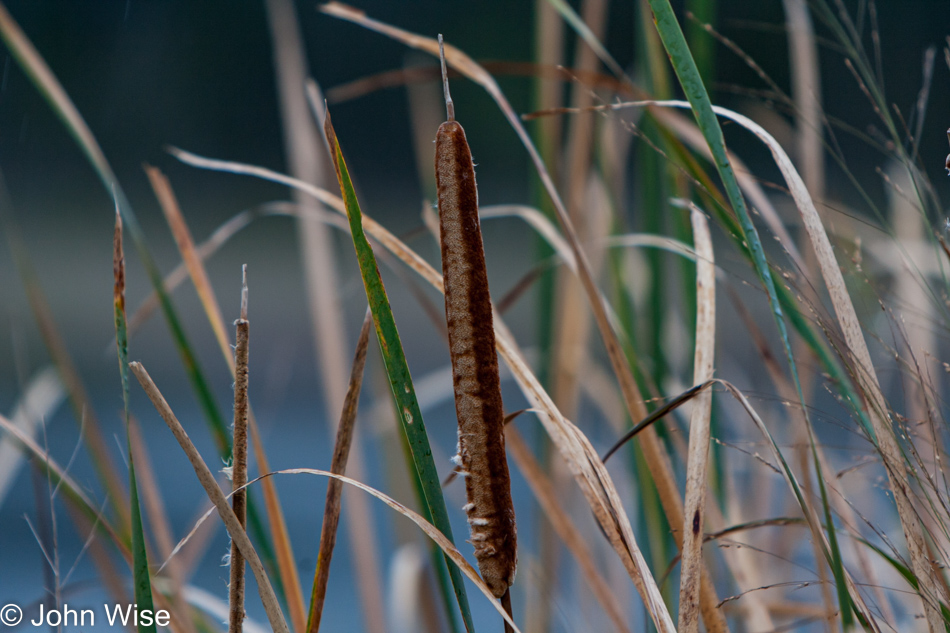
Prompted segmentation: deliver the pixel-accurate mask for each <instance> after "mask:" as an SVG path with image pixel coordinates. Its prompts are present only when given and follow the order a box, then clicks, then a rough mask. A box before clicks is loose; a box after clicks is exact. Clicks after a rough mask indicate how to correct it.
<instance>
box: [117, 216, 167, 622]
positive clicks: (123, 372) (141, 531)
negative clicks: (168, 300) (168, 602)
mask: <svg viewBox="0 0 950 633" xmlns="http://www.w3.org/2000/svg"><path fill="white" fill-rule="evenodd" d="M112 276H113V285H112V307H113V315H114V317H115V341H116V351H117V353H118V361H119V376H120V378H121V382H122V403H123V405H124V406H123V409H124V412H125V434H126V446H127V447H128V451H129V508H130V511H131V519H132V523H131V533H132V584H133V587H134V589H135V591H134V594H135V596H134V597H135V604H136V605H139V606H138V608H140V609H142V610H144V611H149V612H154V610H155V609H154V606H153V602H152V581H151V573H150V572H149V569H148V553H147V552H146V547H147V545H146V539H145V527H144V526H143V524H142V508H141V506H140V504H139V488H138V484H137V483H136V481H135V457H134V455H135V454H134V453H133V451H132V431H131V429H130V428H129V427H130V424H131V420H130V417H129V337H128V331H127V330H126V327H125V253H124V252H123V250H122V215H121V214H120V213H119V208H118V205H116V210H115V230H114V232H113V236H112ZM137 628H138V630H139V633H156V630H157V629H156V626H155V622H154V621H152V622H151V623H150V624H148V625H146V624H144V623H141V624H138V627H137Z"/></svg>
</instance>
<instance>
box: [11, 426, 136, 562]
mask: <svg viewBox="0 0 950 633" xmlns="http://www.w3.org/2000/svg"><path fill="white" fill-rule="evenodd" d="M0 431H4V432H5V434H6V435H7V436H10V437H12V438H13V441H14V442H15V443H16V444H18V445H19V446H20V447H22V450H23V451H24V452H26V453H28V454H29V455H30V456H32V457H33V458H34V459H35V460H36V463H37V464H39V465H40V466H41V467H42V469H43V470H44V471H45V474H46V475H47V476H48V477H49V478H50V480H51V481H52V483H53V485H54V486H56V487H58V488H59V490H62V491H63V493H64V494H65V496H66V498H67V499H69V500H70V501H71V502H72V503H73V505H74V506H75V507H76V508H77V510H78V511H79V512H80V513H81V514H82V516H83V517H84V518H85V519H87V520H88V521H89V522H90V524H92V525H95V526H96V529H97V530H98V531H100V532H102V533H103V534H105V535H106V536H107V537H108V538H109V539H110V540H111V541H112V542H113V543H114V544H115V546H116V548H117V549H118V550H119V552H121V553H122V555H123V556H124V557H125V558H127V559H128V560H131V558H132V555H131V552H130V551H129V546H128V542H127V541H125V540H123V539H122V538H121V537H120V536H119V534H118V532H116V530H115V529H114V528H113V527H112V525H111V524H110V523H109V522H108V521H107V520H106V519H105V518H104V517H103V516H102V515H101V513H100V511H99V509H98V508H97V507H96V505H95V504H93V502H92V500H91V499H90V498H89V497H87V496H86V493H85V492H83V490H84V487H83V486H80V485H79V483H78V482H76V480H74V479H73V478H72V477H71V476H70V475H69V473H67V472H66V470H65V469H63V467H62V466H60V465H59V464H58V463H57V462H56V460H54V459H53V458H52V457H51V456H50V455H49V454H47V452H46V451H45V450H44V449H43V448H42V447H41V446H40V445H39V444H37V443H36V440H35V439H33V438H32V437H30V436H29V435H27V434H26V433H24V432H23V430H22V429H20V427H18V426H17V425H16V424H14V423H13V422H11V421H10V420H9V419H7V418H6V416H3V415H0Z"/></svg>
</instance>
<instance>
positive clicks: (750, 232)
mask: <svg viewBox="0 0 950 633" xmlns="http://www.w3.org/2000/svg"><path fill="white" fill-rule="evenodd" d="M650 8H651V9H652V10H653V16H654V20H655V23H656V28H657V31H658V32H659V33H660V39H661V40H662V42H663V46H664V48H666V51H667V53H668V54H669V57H670V62H671V63H672V64H673V69H674V71H675V72H676V76H677V78H678V79H679V81H680V85H681V86H682V87H683V91H684V92H685V93H686V97H687V99H688V100H689V103H690V106H691V107H692V110H693V115H694V116H695V117H696V123H697V124H698V125H699V128H700V130H702V132H703V136H704V137H705V138H706V142H707V144H708V145H709V149H710V151H711V152H712V154H713V159H714V162H715V165H716V170H717V171H718V172H719V177H720V178H721V179H722V183H723V186H724V187H725V190H726V195H727V197H728V198H729V202H730V203H731V205H732V207H733V209H734V210H735V212H736V215H737V216H738V218H739V224H740V226H741V227H742V233H743V235H744V237H745V241H746V242H747V243H748V245H749V250H750V251H751V254H752V261H753V264H754V265H755V269H756V273H757V274H758V276H759V279H760V280H761V281H762V284H763V285H764V286H765V290H766V293H767V294H768V298H769V305H770V306H771V308H772V315H773V318H774V320H775V324H776V326H777V327H778V331H779V336H780V338H781V339H782V345H783V347H784V349H785V356H786V359H787V360H788V364H789V369H790V371H791V374H792V379H793V381H794V383H795V390H796V393H797V394H798V399H799V401H800V402H801V403H802V409H803V411H804V415H805V424H806V428H807V429H808V434H809V438H810V439H811V441H812V442H814V440H813V438H812V435H811V422H810V420H809V419H808V417H809V416H808V409H807V407H805V406H804V402H805V398H804V394H803V393H802V385H801V380H800V379H799V375H798V369H797V367H796V363H795V357H794V355H793V354H792V347H791V342H790V340H789V336H788V328H787V326H786V323H785V316H784V314H783V312H782V305H781V303H780V302H779V299H778V296H777V293H776V290H775V282H774V280H773V279H772V273H771V271H770V269H769V265H768V261H767V260H766V258H765V250H764V249H763V247H762V242H761V240H760V239H759V235H758V231H757V230H756V228H755V225H754V224H753V222H752V217H751V216H750V214H749V210H748V208H747V207H746V204H745V199H744V198H743V196H742V192H741V190H740V189H739V184H738V182H737V181H736V176H735V172H734V171H733V169H732V164H731V163H730V162H729V158H728V156H727V155H726V145H725V140H724V138H723V134H722V128H721V127H720V126H719V121H718V119H717V118H716V113H715V112H714V111H713V106H712V102H711V101H710V100H709V94H708V93H707V92H706V88H705V86H704V85H703V80H702V77H701V76H700V74H699V69H698V68H697V67H696V62H695V60H694V59H693V56H692V54H691V53H690V50H689V46H688V45H687V44H686V38H685V37H684V36H683V31H682V29H681V28H680V25H679V22H678V21H677V20H676V16H675V15H674V14H673V7H672V6H671V5H670V2H669V0H650ZM812 448H813V449H814V446H813V447H812ZM813 452H814V451H813ZM815 461H816V465H817V457H816V459H815ZM819 482H821V477H819ZM821 491H822V493H824V486H823V485H822V487H821ZM822 501H823V505H824V507H825V512H826V514H827V515H828V519H829V521H830V518H831V515H830V509H829V507H828V503H827V498H826V497H825V495H824V494H822ZM826 529H827V531H828V533H829V538H830V540H831V553H832V561H831V567H832V570H833V571H834V574H835V578H836V579H837V580H838V584H839V598H840V600H839V608H840V610H841V619H842V624H843V625H844V626H845V628H848V627H849V626H850V624H851V622H852V620H851V601H850V600H847V599H846V596H845V595H844V594H843V593H842V592H844V591H845V589H844V588H843V587H844V584H845V583H844V582H843V580H844V570H843V567H842V564H841V558H840V552H839V551H838V548H837V542H836V539H835V536H834V525H833V524H832V523H830V522H829V524H828V525H827V526H826ZM929 611H930V609H928V612H929ZM928 615H929V613H928ZM928 619H929V620H931V628H933V626H932V617H928Z"/></svg>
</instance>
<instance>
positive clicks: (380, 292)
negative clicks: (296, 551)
mask: <svg viewBox="0 0 950 633" xmlns="http://www.w3.org/2000/svg"><path fill="white" fill-rule="evenodd" d="M324 129H325V132H326V136H327V141H328V142H329V144H330V151H331V153H332V154H333V163H334V166H335V167H336V175H337V180H338V181H339V183H340V192H341V193H342V196H343V201H344V204H345V206H346V216H347V218H348V219H349V222H350V232H351V234H352V236H353V246H354V248H355V249H356V256H357V259H358V260H359V266H360V274H361V276H362V277H363V285H364V286H365V288H366V298H367V300H368V301H369V305H370V308H371V309H372V312H373V322H374V324H375V326H376V336H377V337H378V339H379V347H380V351H381V352H382V355H383V362H384V364H385V365H386V373H387V375H388V376H389V385H390V387H391V388H392V392H393V397H394V399H395V401H396V406H397V407H398V411H397V413H398V416H397V417H398V418H399V421H400V424H401V425H402V429H403V433H405V435H406V440H407V441H408V444H409V450H410V452H411V453H412V460H413V465H414V467H415V470H416V472H417V473H418V475H419V482H420V483H421V485H422V493H423V499H422V501H423V504H422V505H423V507H424V508H425V509H426V510H427V512H428V514H429V515H430V516H431V519H432V524H433V525H435V527H436V528H438V529H439V531H441V532H442V533H443V534H444V535H445V536H446V537H447V538H448V539H449V540H450V541H452V542H453V543H454V542H455V539H454V538H453V536H452V526H451V524H450V523H449V515H448V512H447V511H446V508H445V499H444V498H443V497H442V487H441V482H440V481H439V474H438V472H437V471H436V468H435V461H434V460H433V459H432V449H431V448H430V447H429V437H428V435H427V434H426V428H425V424H424V422H423V421H422V411H421V410H420V409H419V402H418V400H417V399H416V392H415V389H414V388H413V386H412V377H411V376H410V374H409V364H408V363H407V362H406V356H405V354H404V353H403V349H402V342H401V341H400V339H399V331H398V330H397V329H396V321H395V319H394V318H393V313H392V310H391V308H390V306H389V297H388V296H387V295H386V289H385V288H384V287H383V280H382V278H380V276H379V269H378V268H377V266H376V257H375V256H374V255H373V248H372V247H371V246H370V245H369V241H367V239H366V235H365V234H364V233H363V220H362V214H361V212H360V206H359V201H358V200H357V199H356V192H355V190H354V189H353V183H352V182H351V181H350V174H349V172H348V171H347V169H346V163H345V162H344V160H343V152H342V151H341V149H340V145H339V143H338V142H337V138H336V132H335V131H334V130H333V124H332V123H331V121H330V115H329V114H327V118H326V122H325V125H324ZM427 518H428V517H427ZM445 563H446V565H447V566H448V570H449V577H450V578H451V579H452V585H453V587H454V588H455V598H456V600H457V601H458V605H459V609H460V611H461V613H462V620H463V622H464V623H465V628H466V630H468V631H470V632H471V631H474V630H475V628H474V624H473V623H472V613H471V609H470V608H469V605H468V598H467V596H466V594H465V585H464V584H463V581H462V572H461V571H460V570H459V568H458V567H457V566H456V565H455V563H453V562H452V561H451V560H450V559H449V558H448V556H446V558H445ZM450 613H451V612H450ZM450 617H451V616H450Z"/></svg>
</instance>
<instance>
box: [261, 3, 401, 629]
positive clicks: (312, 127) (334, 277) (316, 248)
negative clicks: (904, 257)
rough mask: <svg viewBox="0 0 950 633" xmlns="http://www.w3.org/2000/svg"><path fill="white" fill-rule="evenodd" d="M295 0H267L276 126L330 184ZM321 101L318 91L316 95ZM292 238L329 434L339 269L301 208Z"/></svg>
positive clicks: (364, 522)
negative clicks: (310, 99)
mask: <svg viewBox="0 0 950 633" xmlns="http://www.w3.org/2000/svg"><path fill="white" fill-rule="evenodd" d="M294 4H295V3H294V2H293V1H292V0H266V2H265V3H264V6H265V8H266V11H267V21H268V26H269V30H270V36H271V46H272V50H273V56H274V58H273V61H274V74H275V79H276V89H277V97H278V104H279V106H280V118H281V131H282V136H283V142H284V153H285V155H286V160H287V167H288V170H289V172H290V174H291V175H293V176H294V177H296V178H299V179H301V180H304V181H306V182H309V183H312V184H315V185H320V186H323V187H332V186H333V185H332V184H331V183H332V182H333V168H332V167H331V165H329V164H328V163H327V152H326V145H325V143H324V140H323V135H322V134H321V130H320V127H319V126H320V125H321V124H322V120H323V118H322V117H318V118H317V119H316V120H314V118H313V117H312V116H311V113H310V111H309V106H308V103H307V94H306V89H307V87H310V88H314V89H315V88H316V84H315V83H313V82H312V80H309V79H308V78H309V76H310V71H309V69H308V64H307V48H306V45H305V42H304V39H303V37H302V34H301V29H300V24H299V20H298V17H297V9H296V7H295V6H294ZM318 101H319V102H320V103H322V101H323V100H322V99H318ZM293 195H294V200H295V202H297V204H299V205H301V207H304V208H307V207H309V208H313V207H315V206H317V205H314V204H313V201H312V200H311V199H310V198H309V197H308V196H306V195H304V194H302V193H301V192H299V191H296V190H294V191H293ZM296 228H297V239H298V243H299V247H300V255H301V259H302V265H303V272H304V280H305V283H306V291H307V306H308V312H309V316H310V324H311V330H312V336H313V344H314V357H315V359H316V362H317V367H318V369H319V375H320V380H321V382H322V391H323V394H324V402H325V409H324V412H325V416H324V417H325V419H326V420H328V421H330V424H328V425H327V426H328V432H329V433H330V435H331V436H332V435H333V433H334V432H336V429H334V428H333V423H334V422H335V421H336V420H337V416H338V415H339V412H340V411H341V410H342V408H343V403H344V401H345V399H346V393H347V384H346V376H345V374H344V372H341V371H340V368H341V367H346V364H347V360H348V357H349V353H348V352H347V345H346V341H347V340H348V338H347V336H346V328H345V323H344V317H343V310H342V304H341V301H340V297H339V292H338V290H337V289H338V288H339V287H340V274H339V271H338V270H337V262H336V254H337V247H336V245H335V244H334V243H333V239H332V235H330V233H329V231H328V230H327V228H326V227H324V226H323V224H322V223H319V222H315V221H314V220H313V219H312V218H311V217H309V216H307V215H304V216H300V217H299V218H298V220H297V227H296ZM353 441H354V444H353V452H354V454H355V456H356V459H354V460H353V462H352V463H351V464H350V473H351V475H352V476H353V477H354V478H356V479H359V480H363V479H364V475H365V473H364V467H363V458H362V455H363V448H362V442H361V440H360V434H359V432H357V434H356V436H355V437H354V440H353ZM352 496H353V498H352V499H351V500H349V501H348V503H347V504H346V513H347V524H348V530H350V531H352V532H353V538H352V539H350V549H351V553H352V555H353V560H354V565H353V566H354V572H355V574H356V578H357V590H358V592H359V595H360V602H361V603H362V604H363V605H364V608H363V611H362V619H363V622H364V625H365V626H366V630H367V633H384V631H385V630H386V626H385V624H386V623H385V616H384V614H383V604H384V603H383V590H382V587H381V586H380V581H379V579H380V578H381V577H382V573H381V571H380V563H379V555H378V553H377V551H376V536H375V534H374V533H373V531H372V530H371V529H370V526H372V525H373V520H372V516H371V514H370V509H369V505H368V504H367V503H366V499H365V497H362V496H361V495H352ZM291 613H292V615H291V617H292V619H293V621H294V629H295V631H297V633H302V632H303V631H304V630H305V628H304V627H305V626H306V618H307V610H306V608H305V607H304V605H303V603H302V602H301V603H300V604H299V605H295V606H294V607H293V608H292V611H291Z"/></svg>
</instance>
